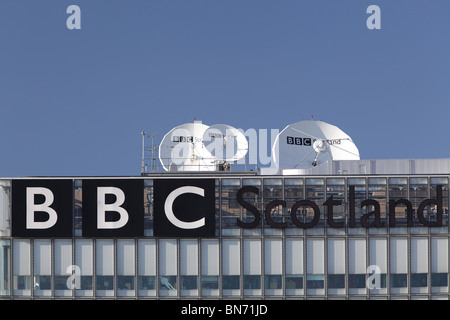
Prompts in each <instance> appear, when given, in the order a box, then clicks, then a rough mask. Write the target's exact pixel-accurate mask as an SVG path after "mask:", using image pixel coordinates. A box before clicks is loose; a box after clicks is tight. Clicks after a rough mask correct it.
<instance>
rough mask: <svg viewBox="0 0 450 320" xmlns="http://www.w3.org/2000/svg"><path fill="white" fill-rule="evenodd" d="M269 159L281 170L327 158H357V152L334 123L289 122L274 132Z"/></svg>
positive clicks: (312, 163) (296, 167) (318, 162)
mask: <svg viewBox="0 0 450 320" xmlns="http://www.w3.org/2000/svg"><path fill="white" fill-rule="evenodd" d="M272 158H273V162H274V165H275V167H278V168H281V169H307V168H311V167H313V166H316V165H317V164H320V163H323V162H325V161H328V160H359V151H358V148H357V147H356V145H355V144H354V143H353V141H352V139H351V138H350V137H349V136H348V135H347V134H345V133H344V132H343V131H342V130H340V129H339V128H337V127H336V126H333V125H331V124H328V123H325V122H323V121H315V120H305V121H299V122H296V123H294V124H291V125H288V126H287V127H286V128H284V129H283V130H282V131H281V132H280V133H279V134H278V135H277V137H276V138H275V142H274V145H273V147H272Z"/></svg>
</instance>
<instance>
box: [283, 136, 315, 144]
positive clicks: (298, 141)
mask: <svg viewBox="0 0 450 320" xmlns="http://www.w3.org/2000/svg"><path fill="white" fill-rule="evenodd" d="M287 144H293V145H296V146H311V138H301V137H289V136H288V137H287Z"/></svg>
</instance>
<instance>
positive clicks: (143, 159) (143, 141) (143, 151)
mask: <svg viewBox="0 0 450 320" xmlns="http://www.w3.org/2000/svg"><path fill="white" fill-rule="evenodd" d="M141 135H142V164H141V173H143V172H144V171H145V131H142V132H141Z"/></svg>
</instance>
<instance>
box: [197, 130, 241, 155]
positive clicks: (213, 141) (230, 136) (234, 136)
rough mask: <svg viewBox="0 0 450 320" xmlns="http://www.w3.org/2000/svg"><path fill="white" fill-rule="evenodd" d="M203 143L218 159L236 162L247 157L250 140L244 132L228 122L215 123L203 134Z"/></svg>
mask: <svg viewBox="0 0 450 320" xmlns="http://www.w3.org/2000/svg"><path fill="white" fill-rule="evenodd" d="M203 143H204V145H205V147H206V149H207V150H208V152H209V153H210V154H211V156H213V157H214V158H215V159H217V161H219V162H220V161H221V162H234V161H238V160H240V159H242V158H244V157H245V155H246V154H247V151H248V142H247V139H246V138H245V136H244V134H243V133H242V132H241V131H239V130H238V129H236V128H234V127H232V126H229V125H227V124H214V125H212V126H210V127H209V128H208V129H206V131H205V133H204V134H203Z"/></svg>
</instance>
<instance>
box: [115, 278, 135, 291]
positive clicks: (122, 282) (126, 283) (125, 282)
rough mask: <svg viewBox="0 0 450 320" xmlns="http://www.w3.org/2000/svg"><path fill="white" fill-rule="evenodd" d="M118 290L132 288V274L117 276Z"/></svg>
mask: <svg viewBox="0 0 450 320" xmlns="http://www.w3.org/2000/svg"><path fill="white" fill-rule="evenodd" d="M117 289H118V290H134V276H117Z"/></svg>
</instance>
